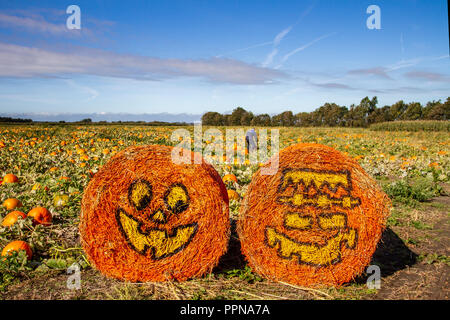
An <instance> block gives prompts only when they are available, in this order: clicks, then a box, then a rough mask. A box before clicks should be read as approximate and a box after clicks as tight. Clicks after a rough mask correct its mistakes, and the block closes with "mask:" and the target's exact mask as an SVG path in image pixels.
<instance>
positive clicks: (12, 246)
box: [2, 240, 33, 260]
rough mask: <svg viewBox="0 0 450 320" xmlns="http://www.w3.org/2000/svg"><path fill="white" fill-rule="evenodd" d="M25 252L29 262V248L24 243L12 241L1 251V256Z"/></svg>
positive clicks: (31, 253) (31, 254)
mask: <svg viewBox="0 0 450 320" xmlns="http://www.w3.org/2000/svg"><path fill="white" fill-rule="evenodd" d="M20 250H25V252H26V253H27V257H28V260H31V257H32V256H33V252H32V251H31V248H30V246H29V245H28V243H26V242H25V241H20V240H18V241H13V242H10V243H8V244H7V245H6V247H4V248H3V250H2V256H3V257H5V256H6V255H11V254H12V253H13V252H14V251H20Z"/></svg>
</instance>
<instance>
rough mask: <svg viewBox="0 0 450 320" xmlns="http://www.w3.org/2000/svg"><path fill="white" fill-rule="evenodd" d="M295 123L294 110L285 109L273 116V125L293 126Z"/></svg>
mask: <svg viewBox="0 0 450 320" xmlns="http://www.w3.org/2000/svg"><path fill="white" fill-rule="evenodd" d="M294 124H295V117H294V114H293V113H292V111H285V112H282V113H280V114H277V115H275V116H273V118H272V125H274V126H281V127H292V126H294Z"/></svg>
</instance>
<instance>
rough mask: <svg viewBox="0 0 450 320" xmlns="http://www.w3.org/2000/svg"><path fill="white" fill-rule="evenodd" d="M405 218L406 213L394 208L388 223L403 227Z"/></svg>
mask: <svg viewBox="0 0 450 320" xmlns="http://www.w3.org/2000/svg"><path fill="white" fill-rule="evenodd" d="M403 218H405V213H404V212H402V211H399V210H394V211H393V212H392V214H391V215H390V216H389V218H388V219H387V225H388V226H390V227H392V226H396V227H401V226H404V225H405V223H404V222H403Z"/></svg>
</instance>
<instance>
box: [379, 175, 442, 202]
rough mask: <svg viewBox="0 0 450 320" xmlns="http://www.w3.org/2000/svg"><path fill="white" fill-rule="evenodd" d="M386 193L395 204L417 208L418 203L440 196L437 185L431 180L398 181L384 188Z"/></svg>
mask: <svg viewBox="0 0 450 320" xmlns="http://www.w3.org/2000/svg"><path fill="white" fill-rule="evenodd" d="M384 191H385V192H386V194H387V195H388V196H389V197H390V198H391V199H392V200H393V202H394V203H402V204H405V205H408V206H412V207H415V206H417V203H418V202H425V201H428V200H430V199H432V198H433V197H435V196H436V195H439V194H440V190H438V187H437V184H436V183H435V182H434V181H433V180H432V179H429V178H417V179H415V180H414V181H412V182H411V183H409V182H408V181H406V180H398V181H395V182H393V183H391V184H387V185H385V186H384Z"/></svg>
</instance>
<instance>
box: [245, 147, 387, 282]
mask: <svg viewBox="0 0 450 320" xmlns="http://www.w3.org/2000/svg"><path fill="white" fill-rule="evenodd" d="M389 206H390V201H389V198H388V197H387V196H386V195H385V194H384V193H383V192H382V191H381V189H380V188H379V187H378V185H377V183H376V181H374V180H373V179H372V178H370V177H369V176H368V175H367V174H366V173H365V172H364V170H363V169H362V168H361V167H360V166H359V165H358V163H357V162H356V161H354V160H353V159H351V158H349V157H347V156H345V155H343V154H342V153H340V152H339V151H337V150H334V149H332V148H330V147H326V146H323V145H317V144H298V145H294V146H290V147H288V148H286V149H284V150H282V151H281V152H280V154H279V170H278V172H277V173H276V174H275V175H272V176H269V175H266V176H264V175H261V174H260V172H257V173H256V174H255V175H254V177H253V179H252V182H251V184H250V186H249V188H248V191H247V194H246V197H245V199H244V202H243V204H242V206H241V216H240V219H239V221H238V233H239V237H240V240H241V245H242V251H243V253H244V255H245V256H246V258H247V260H248V262H249V264H250V266H251V267H252V268H253V269H254V270H255V271H256V272H258V273H260V274H261V275H263V276H266V277H267V278H269V279H272V280H277V281H285V282H289V283H293V284H298V285H305V286H316V285H340V284H342V283H345V282H348V281H350V280H351V279H353V278H354V277H356V276H357V275H358V274H360V273H362V272H363V271H364V268H365V267H366V266H367V265H368V263H369V262H370V259H371V256H372V254H373V253H374V251H375V249H376V245H377V243H378V241H379V239H380V237H381V233H382V231H383V229H384V226H385V219H386V217H387V216H388V214H389Z"/></svg>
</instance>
